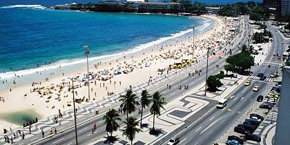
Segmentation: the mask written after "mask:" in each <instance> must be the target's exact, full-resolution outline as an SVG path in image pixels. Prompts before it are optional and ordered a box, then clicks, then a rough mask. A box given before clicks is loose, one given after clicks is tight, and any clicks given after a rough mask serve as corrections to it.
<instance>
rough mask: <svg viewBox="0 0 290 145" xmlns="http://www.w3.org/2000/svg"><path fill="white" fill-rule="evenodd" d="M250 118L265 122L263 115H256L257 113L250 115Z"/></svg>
mask: <svg viewBox="0 0 290 145" xmlns="http://www.w3.org/2000/svg"><path fill="white" fill-rule="evenodd" d="M250 118H251V119H253V118H257V119H259V120H261V121H263V120H264V117H262V116H261V115H259V114H256V113H252V114H250Z"/></svg>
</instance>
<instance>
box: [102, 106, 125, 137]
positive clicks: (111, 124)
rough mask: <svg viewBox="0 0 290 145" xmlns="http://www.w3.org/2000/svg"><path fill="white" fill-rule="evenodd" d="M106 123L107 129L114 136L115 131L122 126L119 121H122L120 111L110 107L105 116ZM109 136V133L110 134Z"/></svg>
mask: <svg viewBox="0 0 290 145" xmlns="http://www.w3.org/2000/svg"><path fill="white" fill-rule="evenodd" d="M103 119H104V120H105V124H106V131H107V132H108V133H110V134H111V137H112V136H113V132H114V131H116V130H117V129H118V128H119V127H120V126H119V124H118V123H117V121H121V118H120V117H119V114H118V112H117V111H116V110H115V109H110V110H109V111H108V112H107V113H106V115H105V116H104V118H103ZM108 136H109V135H108Z"/></svg>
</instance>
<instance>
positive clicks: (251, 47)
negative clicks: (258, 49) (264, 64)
mask: <svg viewBox="0 0 290 145" xmlns="http://www.w3.org/2000/svg"><path fill="white" fill-rule="evenodd" d="M242 52H243V53H248V54H252V53H253V52H254V47H253V46H250V47H247V46H246V45H243V47H242Z"/></svg>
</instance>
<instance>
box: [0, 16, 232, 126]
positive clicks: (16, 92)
mask: <svg viewBox="0 0 290 145" xmlns="http://www.w3.org/2000/svg"><path fill="white" fill-rule="evenodd" d="M205 17H207V18H211V19H212V21H213V23H214V26H213V28H212V29H210V30H208V31H206V32H203V33H199V34H198V35H195V36H194V39H193V40H194V41H197V45H199V44H200V45H202V42H203V41H202V40H205V39H206V40H209V41H210V40H211V39H213V38H211V35H214V34H215V33H217V32H219V31H226V32H227V30H226V29H227V28H226V27H225V26H226V25H225V24H222V23H225V22H223V20H222V19H223V17H218V18H216V17H215V16H213V15H210V16H208V15H207V16H205ZM217 29H218V30H217ZM188 33H189V32H188ZM227 33H228V32H227ZM220 34H224V32H219V35H220ZM197 36H198V38H197ZM180 37H181V38H182V37H183V39H182V40H178V38H173V39H172V40H171V44H170V43H167V44H166V45H165V44H164V45H157V46H154V47H153V48H152V49H148V50H147V51H146V52H143V53H142V52H139V54H135V55H134V56H133V54H128V55H126V57H123V58H122V57H121V58H120V60H119V59H117V61H114V60H111V62H109V61H108V62H105V63H103V64H101V65H98V66H97V67H96V68H93V67H91V68H90V69H91V71H93V72H97V71H98V70H99V71H100V70H104V69H107V70H110V68H115V67H116V66H118V65H120V63H121V62H126V63H128V64H138V63H136V62H143V63H144V62H149V63H150V64H151V65H150V66H149V67H143V68H142V67H141V68H139V67H136V69H135V70H134V71H133V72H131V73H128V74H125V75H123V74H121V75H116V76H115V77H114V78H113V79H112V81H114V82H117V83H118V82H121V81H122V84H121V83H120V85H119V83H118V84H117V85H116V84H115V85H116V86H117V87H115V85H113V84H111V81H110V83H109V82H108V81H97V83H95V86H93V84H92V87H94V92H95V97H94V99H95V100H94V101H100V100H102V99H104V98H105V97H106V96H108V95H106V93H105V92H106V91H107V92H108V91H109V92H110V91H114V92H119V91H120V90H124V89H125V88H128V87H129V85H131V84H138V82H146V81H147V80H148V79H149V78H151V77H153V78H154V77H156V76H158V75H159V73H158V72H157V69H159V68H167V67H168V65H170V64H172V63H173V61H174V59H173V58H171V59H162V58H161V57H159V56H160V55H162V54H166V53H167V52H174V51H175V50H177V51H176V52H178V51H179V50H184V53H187V54H190V52H189V49H190V48H189V46H190V45H192V37H190V36H187V35H186V34H184V35H182V36H180ZM210 38H211V39H210ZM176 39H177V40H176ZM167 41H168V40H167ZM199 41H200V42H199ZM186 46H187V47H186ZM203 46H204V44H203ZM160 47H161V48H160ZM204 47H205V46H204ZM153 49H154V51H153ZM196 49H200V50H201V51H199V52H198V53H197V56H202V55H203V54H204V53H205V52H206V51H205V50H203V49H202V48H196ZM130 55H131V56H132V57H130ZM153 55H154V57H153ZM173 56H174V54H173ZM151 59H152V60H151ZM144 60H145V61H144ZM108 63H109V64H108ZM141 65H142V64H141ZM120 66H121V65H120ZM142 66H143V65H142ZM74 67H75V66H74ZM85 72H86V67H85V66H84V65H83V66H82V68H80V69H79V70H78V71H74V72H70V73H66V74H65V75H61V74H58V75H57V74H55V75H53V76H50V75H48V76H50V77H49V81H44V82H42V85H38V86H39V87H40V86H50V85H51V84H54V85H56V84H59V83H60V82H61V80H63V79H65V78H67V77H68V76H76V75H79V76H82V74H84V73H85ZM26 81H27V80H26ZM99 85H100V86H99ZM31 88H32V87H31V85H21V86H15V87H14V88H13V89H12V92H9V90H5V91H0V96H5V99H7V103H8V105H7V104H4V105H2V104H1V106H0V110H2V111H1V112H0V113H4V112H3V111H4V110H5V113H7V112H8V113H9V112H15V111H17V110H23V109H33V110H35V111H36V112H37V113H39V114H40V115H42V117H43V118H46V117H48V116H51V115H54V114H57V112H58V111H57V110H58V109H62V111H64V110H68V109H71V108H69V107H64V104H66V99H69V98H70V97H71V96H69V95H70V92H63V93H62V95H61V96H63V95H68V97H67V98H63V100H62V101H56V100H51V101H52V102H49V104H50V105H49V104H46V103H45V102H44V101H45V100H44V99H45V98H41V97H40V98H39V97H38V96H37V95H36V94H35V93H31V92H29V90H30V91H31ZM105 88H106V89H105ZM86 90H87V89H86V87H84V88H80V89H79V90H78V91H79V94H80V97H82V96H87V95H86V93H87V92H86ZM96 92H98V95H96ZM25 93H27V94H28V95H27V96H24V97H23V94H25ZM12 94H13V97H11V98H9V96H11V95H12ZM53 96H54V95H53ZM91 96H94V95H93V93H92V95H91ZM109 96H110V95H109ZM16 97H18V98H16ZM44 97H45V96H44ZM92 98H93V97H92ZM0 103H2V102H0ZM9 103H10V105H9ZM11 104H13V105H15V106H16V105H17V106H18V107H17V108H15V107H13V106H11ZM51 104H53V105H55V109H52V110H51ZM79 105H83V104H77V106H79ZM3 108H5V109H4V110H3ZM8 110H9V111H8ZM2 124H3V126H2ZM10 124H11V123H9V122H3V123H2V122H1V126H0V128H2V127H3V128H4V127H5V125H6V127H7V126H9V125H10ZM13 128H14V127H13Z"/></svg>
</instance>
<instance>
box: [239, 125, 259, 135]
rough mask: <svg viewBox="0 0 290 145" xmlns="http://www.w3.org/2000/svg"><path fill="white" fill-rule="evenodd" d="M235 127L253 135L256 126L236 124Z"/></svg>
mask: <svg viewBox="0 0 290 145" xmlns="http://www.w3.org/2000/svg"><path fill="white" fill-rule="evenodd" d="M237 126H239V127H243V128H245V129H246V130H247V131H248V132H250V133H253V132H254V131H255V130H256V126H255V125H253V124H249V123H248V124H238V125H237Z"/></svg>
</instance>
